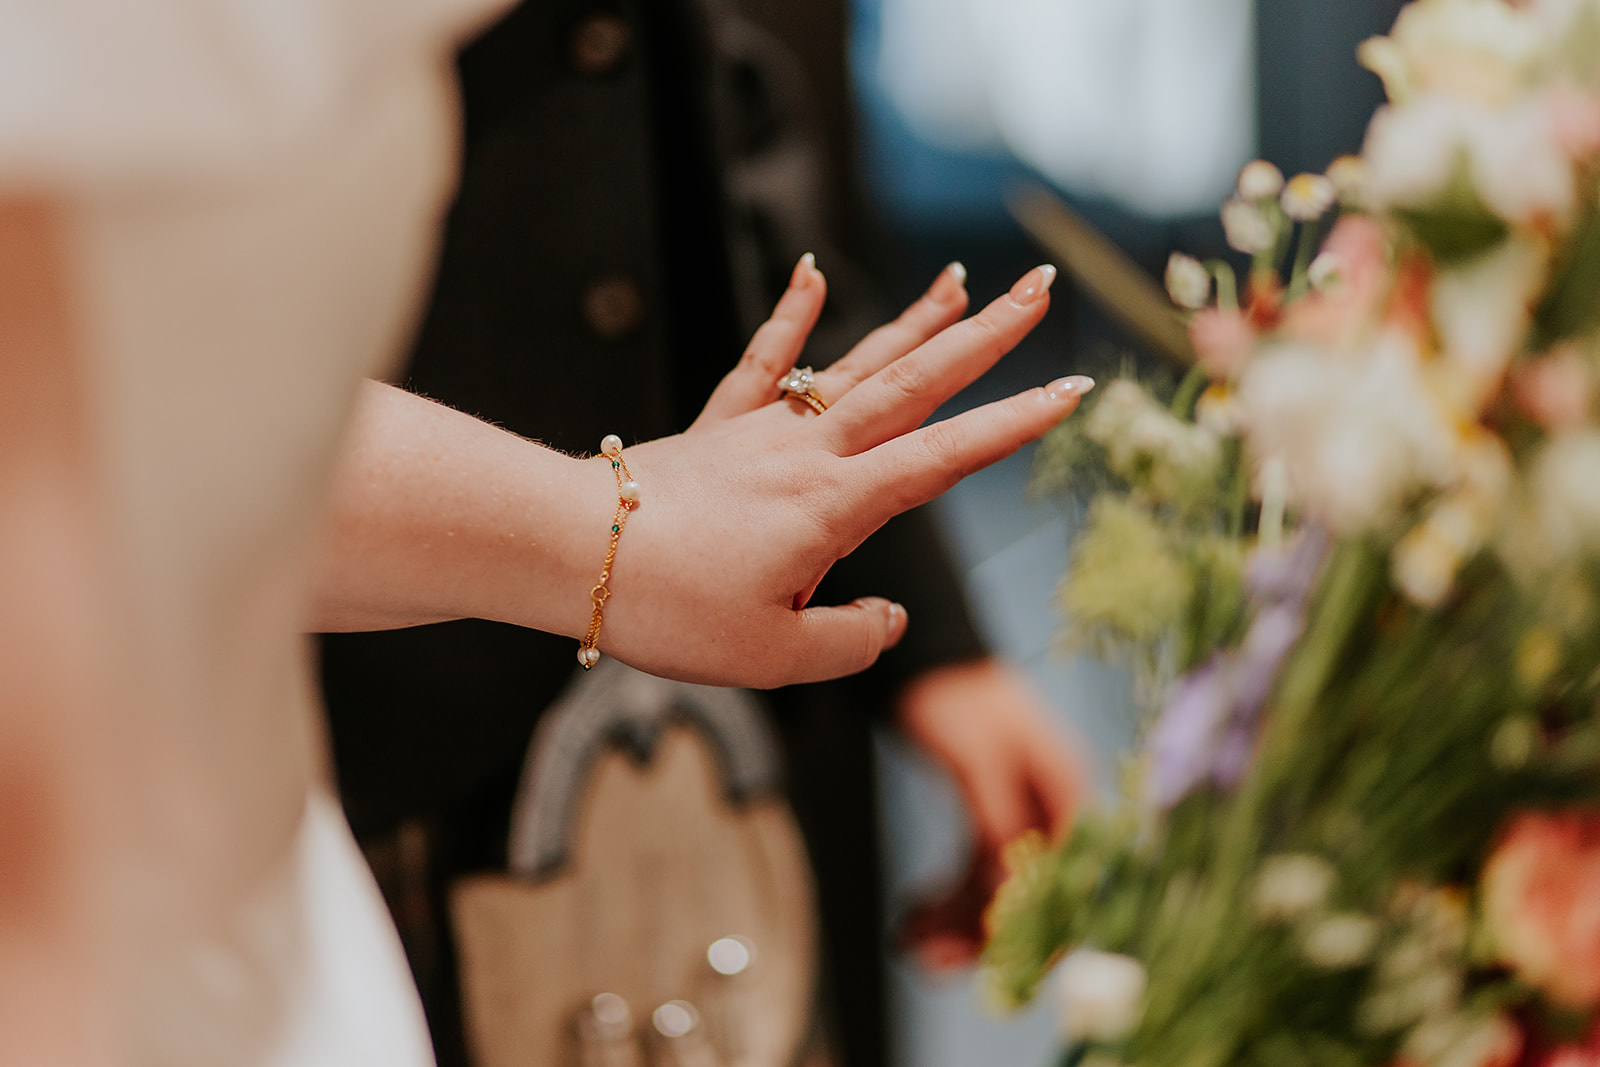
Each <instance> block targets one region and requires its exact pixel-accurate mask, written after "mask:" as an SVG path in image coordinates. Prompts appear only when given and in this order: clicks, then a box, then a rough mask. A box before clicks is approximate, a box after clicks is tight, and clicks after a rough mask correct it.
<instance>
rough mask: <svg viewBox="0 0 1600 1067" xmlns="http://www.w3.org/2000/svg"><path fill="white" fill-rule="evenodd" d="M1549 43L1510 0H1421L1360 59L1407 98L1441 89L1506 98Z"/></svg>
mask: <svg viewBox="0 0 1600 1067" xmlns="http://www.w3.org/2000/svg"><path fill="white" fill-rule="evenodd" d="M1543 46H1544V40H1543V36H1542V34H1541V32H1540V27H1539V25H1538V22H1537V21H1536V20H1535V19H1533V18H1532V17H1530V16H1529V15H1528V14H1527V13H1526V12H1522V11H1518V10H1517V9H1515V8H1514V7H1512V6H1511V5H1509V4H1507V3H1504V2H1503V0H1418V2H1416V3H1413V4H1409V5H1407V6H1406V7H1405V8H1404V9H1403V10H1402V11H1401V12H1400V17H1399V18H1398V19H1396V20H1395V24H1394V29H1393V30H1391V31H1390V33H1389V36H1388V37H1377V38H1373V39H1372V40H1370V41H1367V42H1366V43H1364V44H1363V45H1362V46H1361V51H1360V56H1361V62H1362V63H1363V64H1365V65H1366V66H1367V68H1368V69H1369V70H1371V71H1372V72H1373V73H1375V74H1377V75H1378V77H1380V78H1382V79H1383V85H1384V89H1385V90H1387V92H1388V94H1389V98H1390V99H1391V100H1394V101H1396V102H1404V101H1406V100H1408V99H1410V98H1411V97H1412V96H1414V95H1415V94H1417V93H1420V92H1427V91H1430V90H1432V91H1439V92H1445V93H1450V94H1452V95H1455V96H1462V97H1467V98H1470V99H1475V100H1481V101H1483V102H1485V103H1499V102H1503V101H1504V100H1506V99H1507V98H1508V97H1509V96H1510V95H1511V94H1512V93H1513V92H1514V91H1515V90H1516V88H1517V87H1518V85H1519V84H1520V83H1521V82H1522V81H1523V79H1524V78H1525V77H1526V75H1527V72H1528V71H1529V68H1530V67H1531V66H1532V65H1533V63H1534V62H1535V61H1536V60H1537V59H1538V58H1539V56H1540V54H1541V51H1542V49H1543Z"/></svg>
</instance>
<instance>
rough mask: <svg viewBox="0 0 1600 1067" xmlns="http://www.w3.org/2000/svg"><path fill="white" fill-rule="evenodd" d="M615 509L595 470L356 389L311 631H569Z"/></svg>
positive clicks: (434, 408) (456, 415) (397, 397)
mask: <svg viewBox="0 0 1600 1067" xmlns="http://www.w3.org/2000/svg"><path fill="white" fill-rule="evenodd" d="M596 444H597V447H598V442H597V443H596ZM616 502H617V501H616V485H615V483H614V482H613V481H612V479H611V474H610V471H609V469H606V468H605V465H604V464H603V463H601V462H597V461H593V460H591V461H588V462H585V461H582V460H577V459H573V458H572V457H569V456H565V455H562V454H561V453H558V452H555V451H553V450H551V449H548V448H545V447H544V446H542V445H538V444H535V443H534V442H531V441H528V440H525V439H523V438H521V437H518V436H516V435H515V434H511V433H507V432H506V431H504V430H501V429H499V428H497V427H494V426H491V425H489V424H488V423H486V422H483V421H482V420H479V419H476V418H473V417H472V416H470V415H466V414H463V413H461V412H459V411H455V410H452V409H450V408H447V407H445V406H443V405H441V404H436V403H434V402H432V401H429V400H424V399H422V398H421V397H417V396H414V395H412V394H410V393H407V392H405V391H403V390H400V389H396V388H394V387H392V386H387V385H382V384H379V383H377V382H367V383H364V384H363V386H362V389H361V393H360V397H359V399H358V401H357V405H356V412H355V416H354V419H353V422H352V426H351V429H350V433H349V436H348V439H347V444H346V447H345V449H344V454H343V457H342V459H341V463H340V467H339V469H338V471H337V472H336V474H335V477H334V484H333V488H332V495H331V499H330V501H329V504H330V507H329V512H328V519H327V522H326V526H325V531H326V532H325V536H324V538H323V543H322V547H321V551H320V554H319V558H318V564H317V574H316V583H315V586H314V593H315V601H314V604H315V611H314V617H313V619H312V621H311V626H312V627H313V628H315V629H318V630H323V631H338V630H378V629H391V628H394V627H399V626H413V625H417V624H420V623H426V622H438V621H442V620H445V619H453V618H467V617H473V618H485V619H495V620H498V621H502V622H511V623H516V624H518V625H522V626H530V627H534V628H536V629H541V630H549V631H552V632H555V633H563V634H568V635H570V636H577V635H579V634H581V633H582V632H583V630H584V629H585V628H586V627H587V625H588V622H589V607H590V604H589V595H588V590H589V588H590V587H591V586H592V585H593V584H594V580H595V577H596V575H597V573H598V569H599V566H600V561H601V558H602V557H603V556H604V553H605V547H606V539H607V532H608V524H609V521H610V518H611V515H612V513H613V512H614V509H615V508H616Z"/></svg>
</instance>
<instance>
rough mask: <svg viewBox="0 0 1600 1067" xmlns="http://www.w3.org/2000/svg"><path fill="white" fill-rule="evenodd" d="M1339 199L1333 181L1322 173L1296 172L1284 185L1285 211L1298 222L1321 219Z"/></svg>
mask: <svg viewBox="0 0 1600 1067" xmlns="http://www.w3.org/2000/svg"><path fill="white" fill-rule="evenodd" d="M1338 199H1339V194H1338V192H1337V191H1336V190H1335V189H1334V187H1333V183H1332V182H1330V181H1329V180H1328V179H1327V178H1324V177H1323V176H1322V175H1320V174H1296V175H1295V176H1294V178H1293V179H1291V180H1290V182H1289V184H1288V185H1286V186H1284V187H1283V212H1284V214H1286V215H1288V216H1289V217H1290V218H1291V219H1294V220H1295V221H1296V222H1310V221H1312V220H1313V219H1320V218H1321V217H1322V216H1323V215H1324V214H1326V213H1327V210H1328V209H1329V208H1331V207H1332V206H1333V205H1334V203H1335V202H1336V201H1337V200H1338Z"/></svg>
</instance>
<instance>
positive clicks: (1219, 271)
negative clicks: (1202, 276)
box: [1205, 259, 1239, 311]
mask: <svg viewBox="0 0 1600 1067" xmlns="http://www.w3.org/2000/svg"><path fill="white" fill-rule="evenodd" d="M1205 267H1206V270H1209V271H1210V272H1211V276H1212V277H1213V278H1215V279H1216V280H1217V306H1218V307H1219V308H1223V309H1225V310H1228V311H1238V310H1239V279H1238V277H1237V276H1236V275H1235V274H1234V273H1233V265H1232V264H1230V263H1228V262H1227V261H1226V260H1221V259H1208V260H1206V263H1205Z"/></svg>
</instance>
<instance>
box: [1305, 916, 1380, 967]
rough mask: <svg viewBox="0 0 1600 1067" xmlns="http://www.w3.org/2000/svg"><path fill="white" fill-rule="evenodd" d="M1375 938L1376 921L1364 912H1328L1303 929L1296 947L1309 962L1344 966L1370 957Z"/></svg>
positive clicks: (1376, 938) (1376, 934)
mask: <svg viewBox="0 0 1600 1067" xmlns="http://www.w3.org/2000/svg"><path fill="white" fill-rule="evenodd" d="M1377 942H1378V923H1377V920H1376V919H1373V918H1370V917H1369V916H1366V915H1357V914H1353V913H1347V914H1344V915H1330V916H1328V917H1327V918H1326V919H1322V920H1320V921H1319V922H1317V923H1315V924H1314V925H1313V926H1312V927H1311V929H1309V930H1307V931H1306V935H1305V940H1303V941H1302V942H1301V944H1300V951H1301V953H1302V954H1303V955H1304V956H1305V958H1306V960H1307V961H1308V962H1310V963H1311V964H1312V965H1314V966H1317V967H1322V968H1324V969H1326V970H1330V971H1336V970H1344V969H1345V968H1348V967H1355V966H1359V965H1360V964H1363V963H1365V962H1367V961H1368V960H1369V959H1371V958H1372V950H1373V948H1374V947H1375V946H1376V945H1377Z"/></svg>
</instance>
